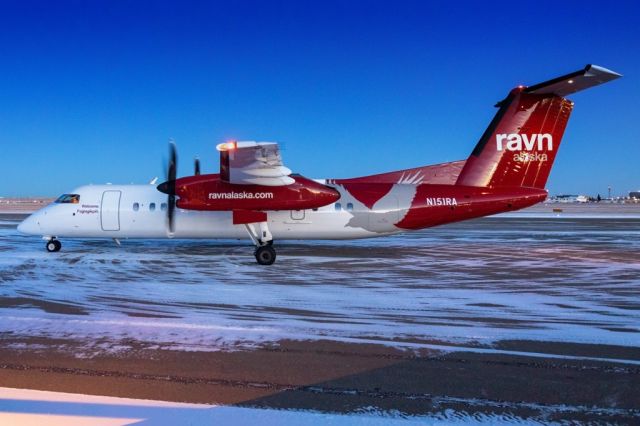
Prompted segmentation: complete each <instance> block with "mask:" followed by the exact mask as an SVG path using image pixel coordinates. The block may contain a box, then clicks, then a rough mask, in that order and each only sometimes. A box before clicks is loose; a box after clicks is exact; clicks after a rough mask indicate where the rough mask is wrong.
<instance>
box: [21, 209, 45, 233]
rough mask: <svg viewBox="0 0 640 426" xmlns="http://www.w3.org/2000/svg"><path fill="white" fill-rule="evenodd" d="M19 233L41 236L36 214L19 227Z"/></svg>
mask: <svg viewBox="0 0 640 426" xmlns="http://www.w3.org/2000/svg"><path fill="white" fill-rule="evenodd" d="M18 232H21V233H23V234H28V235H40V224H39V223H38V219H37V217H36V215H35V214H32V215H31V216H29V217H28V218H26V219H25V220H23V221H22V222H21V223H20V224H19V225H18Z"/></svg>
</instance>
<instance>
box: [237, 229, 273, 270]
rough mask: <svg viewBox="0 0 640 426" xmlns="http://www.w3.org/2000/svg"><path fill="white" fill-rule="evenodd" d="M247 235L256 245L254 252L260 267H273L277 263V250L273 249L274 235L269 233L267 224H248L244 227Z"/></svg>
mask: <svg viewBox="0 0 640 426" xmlns="http://www.w3.org/2000/svg"><path fill="white" fill-rule="evenodd" d="M244 226H245V228H246V229H247V233H248V234H249V237H250V238H251V241H253V244H255V245H256V250H255V252H253V254H254V256H255V257H256V261H257V262H258V263H259V264H260V265H273V263H274V262H275V261H276V250H275V249H274V248H273V235H271V232H270V231H269V226H268V225H267V222H260V223H248V224H245V225H244Z"/></svg>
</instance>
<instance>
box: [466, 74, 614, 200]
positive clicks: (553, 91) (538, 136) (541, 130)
mask: <svg viewBox="0 0 640 426" xmlns="http://www.w3.org/2000/svg"><path fill="white" fill-rule="evenodd" d="M618 77H620V74H617V73H615V72H613V71H610V70H607V69H605V68H602V67H598V66H596V65H587V66H586V67H585V68H584V69H583V70H580V71H576V72H574V73H571V74H567V75H565V76H562V77H558V78H555V79H553V80H549V81H546V82H544V83H540V84H536V85H535V86H530V87H524V86H520V87H517V88H515V89H513V90H512V91H511V92H510V93H509V95H508V96H507V98H506V99H504V100H503V101H501V102H499V103H498V104H497V105H496V106H497V107H499V108H500V109H499V110H498V113H497V114H496V116H495V117H494V118H493V120H492V121H491V123H490V124H489V127H488V128H487V130H485V132H484V134H483V135H482V137H481V138H480V141H479V142H478V144H477V145H476V147H475V149H474V150H473V152H472V153H471V156H470V157H469V159H468V160H467V162H466V164H465V166H464V168H463V169H462V171H461V172H460V175H459V176H458V180H457V182H456V185H466V186H481V187H500V186H524V187H530V188H541V189H542V188H544V187H545V185H546V183H547V178H548V177H549V173H550V172H551V166H552V165H553V161H554V160H555V158H556V153H557V152H558V147H559V146H560V141H561V140H562V135H563V134H564V129H565V127H566V126H567V121H568V120H569V116H570V115H571V110H572V109H573V102H571V101H569V100H567V99H565V98H564V97H565V96H567V95H569V94H571V93H575V92H577V91H579V90H583V89H587V88H589V87H593V86H597V85H599V84H602V83H606V82H607V81H610V80H614V79H616V78H618Z"/></svg>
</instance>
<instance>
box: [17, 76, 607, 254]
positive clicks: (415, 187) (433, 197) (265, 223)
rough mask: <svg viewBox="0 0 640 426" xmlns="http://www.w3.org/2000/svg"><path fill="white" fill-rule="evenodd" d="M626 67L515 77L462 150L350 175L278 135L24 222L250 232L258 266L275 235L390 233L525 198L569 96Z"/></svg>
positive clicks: (558, 136) (225, 148) (54, 227)
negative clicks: (189, 171) (211, 166)
mask: <svg viewBox="0 0 640 426" xmlns="http://www.w3.org/2000/svg"><path fill="white" fill-rule="evenodd" d="M618 77H620V74H617V73H615V72H612V71H610V70H607V69H605V68H602V67H598V66H595V65H587V66H586V67H585V68H584V69H582V70H580V71H576V72H573V73H571V74H568V75H565V76H562V77H558V78H556V79H553V80H550V81H547V82H544V83H541V84H537V85H534V86H530V87H524V86H519V87H516V88H515V89H513V90H511V92H509V94H508V95H507V97H506V98H505V99H504V100H502V101H500V102H498V104H497V105H496V106H497V107H498V108H499V109H498V112H497V114H496V116H495V118H494V119H493V120H492V121H491V123H490V124H489V127H488V128H487V130H486V131H485V132H484V134H483V135H482V137H481V138H480V141H479V142H478V143H477V145H476V147H475V148H474V150H473V152H472V153H471V155H470V156H469V158H468V159H466V160H461V161H454V162H450V163H444V164H435V165H430V166H423V167H417V168H414V169H408V170H400V171H395V172H390V173H383V174H378V175H372V176H365V177H358V178H353V179H326V180H312V179H308V178H305V177H303V176H300V175H297V174H292V173H291V170H289V169H288V168H287V167H285V166H284V165H283V164H282V159H281V157H280V152H279V150H278V145H277V144H276V143H273V142H227V143H223V144H220V145H218V150H219V151H220V173H219V174H200V165H199V162H198V161H197V160H196V171H195V174H194V175H193V176H188V177H182V178H177V177H176V153H175V147H174V145H173V144H172V145H171V160H170V163H169V167H168V179H167V181H166V182H164V183H162V184H160V185H159V186H157V187H156V186H155V185H153V184H152V185H91V186H82V187H80V188H77V189H76V190H74V191H73V192H72V193H69V194H64V195H62V196H61V197H60V198H59V199H58V200H57V201H56V202H55V203H53V204H51V205H49V206H47V207H45V208H43V209H42V210H39V211H37V212H36V213H34V214H33V215H31V216H30V217H29V218H27V219H26V220H25V221H24V222H22V223H21V224H20V225H19V227H18V230H19V231H21V232H23V233H27V234H34V235H42V236H43V237H44V239H45V240H46V241H47V244H46V247H47V250H49V251H58V250H60V247H61V244H60V241H59V240H58V238H62V237H64V238H67V237H68V238H74V237H78V238H113V239H114V240H115V241H116V242H119V240H120V239H126V238H207V239H213V238H246V237H247V236H249V238H250V239H251V240H252V241H253V243H254V244H255V245H256V247H257V248H256V251H255V256H256V260H257V261H258V263H260V264H272V263H273V262H274V261H275V257H276V253H275V250H274V248H273V241H274V239H280V240H291V239H299V240H309V239H351V238H367V237H377V236H383V235H390V234H395V233H399V232H406V231H411V230H416V229H422V228H428V227H431V226H436V225H442V224H446V223H451V222H456V221H461V220H466V219H472V218H477V217H481V216H487V215H492V214H497V213H502V212H508V211H513V210H518V209H522V208H524V207H529V206H531V205H533V204H536V203H539V202H541V201H543V200H545V198H546V197H547V191H546V190H545V189H544V188H545V184H546V182H547V178H548V176H549V173H550V171H551V166H552V165H553V161H554V159H555V157H556V154H557V152H558V148H559V147H560V141H561V140H562V135H563V133H564V130H565V127H566V125H567V121H568V120H569V115H570V114H571V110H572V108H573V102H571V101H569V100H567V99H565V97H566V96H567V95H569V94H572V93H574V92H577V91H579V90H583V89H586V88H589V87H592V86H596V85H599V84H602V83H605V82H608V81H610V80H613V79H616V78H618Z"/></svg>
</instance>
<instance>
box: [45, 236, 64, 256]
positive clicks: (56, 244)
mask: <svg viewBox="0 0 640 426" xmlns="http://www.w3.org/2000/svg"><path fill="white" fill-rule="evenodd" d="M45 247H46V248H47V251H48V252H49V253H53V252H56V251H60V249H61V248H62V243H61V242H60V241H58V240H56V239H51V240H49V241H47V244H46V245H45Z"/></svg>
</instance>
